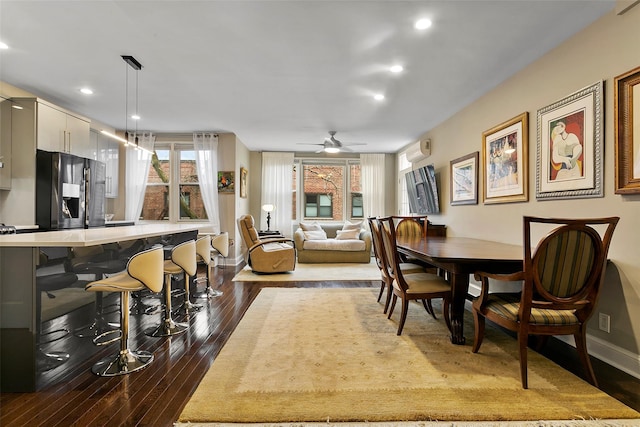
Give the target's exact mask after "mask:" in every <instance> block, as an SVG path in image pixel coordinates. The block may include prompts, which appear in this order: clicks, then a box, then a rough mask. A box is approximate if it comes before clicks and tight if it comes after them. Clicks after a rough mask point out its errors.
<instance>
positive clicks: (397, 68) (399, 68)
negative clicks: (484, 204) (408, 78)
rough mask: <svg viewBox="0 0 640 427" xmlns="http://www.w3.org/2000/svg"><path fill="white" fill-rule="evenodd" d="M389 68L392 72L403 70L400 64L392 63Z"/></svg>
mask: <svg viewBox="0 0 640 427" xmlns="http://www.w3.org/2000/svg"><path fill="white" fill-rule="evenodd" d="M389 70H390V71H391V72H392V73H401V72H402V71H403V70H404V67H403V66H402V65H394V66H392V67H391V68H389Z"/></svg>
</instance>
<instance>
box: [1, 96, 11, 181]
mask: <svg viewBox="0 0 640 427" xmlns="http://www.w3.org/2000/svg"><path fill="white" fill-rule="evenodd" d="M9 189H11V101H10V100H8V99H6V98H2V97H0V190H9Z"/></svg>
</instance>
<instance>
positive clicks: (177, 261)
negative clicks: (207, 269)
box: [144, 240, 202, 337]
mask: <svg viewBox="0 0 640 427" xmlns="http://www.w3.org/2000/svg"><path fill="white" fill-rule="evenodd" d="M197 268H198V265H197V263H196V242H195V241H193V240H189V241H186V242H183V243H180V244H178V245H176V246H174V247H173V249H172V250H171V259H170V260H165V261H164V268H163V271H164V275H165V279H164V281H165V285H164V314H163V317H164V319H162V321H161V322H160V324H159V325H158V326H155V327H153V326H152V327H151V328H148V329H146V330H145V331H144V333H145V334H146V335H149V336H152V337H168V336H171V335H177V334H180V333H182V332H185V331H186V330H187V329H188V328H189V324H187V323H178V322H175V321H174V320H173V319H172V318H171V278H172V276H173V275H174V274H180V273H182V272H184V276H185V277H184V281H185V288H186V291H185V302H184V304H185V305H184V307H185V310H187V313H188V312H189V311H195V310H199V309H200V308H202V307H201V306H197V305H195V304H192V303H191V301H190V300H189V281H190V276H193V275H195V273H196V271H197ZM190 307H192V308H190Z"/></svg>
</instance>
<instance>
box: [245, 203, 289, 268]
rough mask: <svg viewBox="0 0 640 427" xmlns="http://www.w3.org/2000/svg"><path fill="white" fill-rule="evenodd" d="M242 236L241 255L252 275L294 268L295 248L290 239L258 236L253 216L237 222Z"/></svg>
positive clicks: (247, 216)
mask: <svg viewBox="0 0 640 427" xmlns="http://www.w3.org/2000/svg"><path fill="white" fill-rule="evenodd" d="M237 223H238V230H239V231H240V236H242V243H243V245H242V248H241V249H242V255H243V257H244V260H245V261H246V263H247V265H249V266H250V267H251V270H252V271H253V272H254V273H283V272H286V271H293V270H295V268H296V247H295V243H294V241H293V240H291V239H287V238H282V237H279V238H268V239H261V238H260V236H258V231H257V230H256V227H255V223H254V220H253V216H251V215H243V216H241V217H240V218H239V219H238V221H237Z"/></svg>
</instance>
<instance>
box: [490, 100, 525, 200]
mask: <svg viewBox="0 0 640 427" xmlns="http://www.w3.org/2000/svg"><path fill="white" fill-rule="evenodd" d="M528 158H529V114H528V113H526V112H525V113H522V114H520V115H519V116H516V117H514V118H512V119H510V120H507V121H506V122H504V123H500V124H499V125H497V126H494V127H493V128H491V129H489V130H487V131H486V132H484V133H483V134H482V169H483V171H484V173H483V184H484V186H483V201H484V203H485V204H492V203H511V202H526V201H527V200H528V199H529V189H528V175H529V174H528V168H529V163H528Z"/></svg>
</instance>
